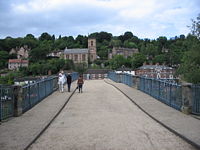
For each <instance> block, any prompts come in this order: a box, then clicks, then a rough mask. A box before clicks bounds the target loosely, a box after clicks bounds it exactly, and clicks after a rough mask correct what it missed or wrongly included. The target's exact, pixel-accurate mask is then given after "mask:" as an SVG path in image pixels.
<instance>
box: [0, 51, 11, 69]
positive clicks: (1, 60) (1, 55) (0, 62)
mask: <svg viewBox="0 0 200 150" xmlns="http://www.w3.org/2000/svg"><path fill="white" fill-rule="evenodd" d="M8 58H9V54H8V52H7V51H0V69H3V68H5V66H7V63H8V62H7V61H8Z"/></svg>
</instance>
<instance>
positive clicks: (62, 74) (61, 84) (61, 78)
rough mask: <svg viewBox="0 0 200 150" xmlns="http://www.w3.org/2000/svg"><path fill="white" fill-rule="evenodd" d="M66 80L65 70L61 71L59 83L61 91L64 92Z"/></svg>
mask: <svg viewBox="0 0 200 150" xmlns="http://www.w3.org/2000/svg"><path fill="white" fill-rule="evenodd" d="M65 82H66V77H65V74H64V72H63V71H61V72H60V73H59V77H58V85H59V91H60V92H64V84H65Z"/></svg>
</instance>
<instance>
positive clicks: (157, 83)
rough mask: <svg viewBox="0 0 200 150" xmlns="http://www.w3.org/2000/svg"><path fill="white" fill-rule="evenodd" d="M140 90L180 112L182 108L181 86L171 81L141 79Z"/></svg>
mask: <svg viewBox="0 0 200 150" xmlns="http://www.w3.org/2000/svg"><path fill="white" fill-rule="evenodd" d="M139 90H141V91H143V92H145V93H147V94H149V95H151V96H152V97H154V98H156V99H158V100H160V101H161V102H163V103H165V104H167V105H169V106H171V107H173V108H175V109H177V110H180V109H181V106H182V87H181V85H178V84H174V83H170V82H169V81H164V80H157V79H150V78H142V77H140V86H139Z"/></svg>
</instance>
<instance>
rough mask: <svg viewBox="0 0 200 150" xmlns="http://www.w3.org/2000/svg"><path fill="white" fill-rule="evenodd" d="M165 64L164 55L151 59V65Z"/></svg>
mask: <svg viewBox="0 0 200 150" xmlns="http://www.w3.org/2000/svg"><path fill="white" fill-rule="evenodd" d="M165 62H166V57H165V55H164V54H160V55H156V56H155V57H154V59H153V63H159V64H163V63H165Z"/></svg>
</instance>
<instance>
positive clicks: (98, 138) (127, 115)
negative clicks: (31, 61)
mask: <svg viewBox="0 0 200 150" xmlns="http://www.w3.org/2000/svg"><path fill="white" fill-rule="evenodd" d="M107 81H108V82H110V83H112V84H114V85H116V86H117V87H118V88H120V89H121V90H123V92H124V93H126V94H127V95H128V96H129V97H131V98H132V99H133V100H134V101H135V102H136V103H138V104H139V105H140V106H141V107H142V108H143V109H144V110H145V111H147V112H148V113H151V115H152V116H153V117H156V119H158V121H161V122H164V123H166V124H167V123H168V122H169V124H171V125H172V126H170V127H172V128H173V130H175V129H177V130H178V131H179V130H180V132H182V131H185V128H187V129H188V130H194V131H195V130H197V131H195V132H196V134H195V132H186V133H188V134H191V133H192V134H193V133H194V135H192V137H193V138H194V137H196V138H197V140H199V139H198V138H199V135H200V134H199V131H200V130H199V129H200V120H197V119H195V118H192V117H190V116H187V115H184V114H182V113H180V112H178V111H176V110H174V109H172V108H170V107H168V106H166V105H164V104H162V103H160V102H159V101H157V100H155V99H153V98H152V97H150V96H148V95H146V94H144V93H142V92H140V91H137V90H135V89H132V88H130V87H128V86H126V85H123V84H119V83H114V82H112V81H110V80H107ZM73 87H75V84H73ZM69 95H70V94H69V93H67V92H65V93H58V92H55V93H53V94H52V95H51V96H49V97H48V98H46V99H45V100H44V101H42V102H41V103H40V104H38V105H37V106H35V107H34V108H33V109H31V110H30V111H28V112H26V113H25V114H24V115H22V116H21V117H18V118H13V119H12V120H10V121H8V122H5V123H3V124H2V125H0V133H1V134H0V147H1V149H23V148H24V147H25V146H27V144H28V143H29V142H30V141H31V140H32V139H33V138H34V137H35V136H36V135H37V134H38V132H39V131H40V130H41V129H42V128H43V127H44V126H45V125H46V124H47V123H48V122H49V120H50V119H51V118H52V117H53V115H54V114H55V113H56V112H57V111H58V110H59V108H60V107H61V106H62V105H63V104H64V102H65V101H66V99H67V97H69ZM180 116H182V117H180ZM174 117H175V120H172V119H174ZM180 118H184V119H185V121H184V124H182V123H179V122H180V121H181V119H180ZM177 120H178V121H177ZM188 121H189V122H188ZM169 124H167V125H168V126H169ZM191 126H192V127H193V126H194V127H195V128H194V129H193V128H191ZM180 128H181V129H180ZM184 134H185V133H184ZM184 136H188V135H184ZM188 137H189V136H188ZM199 141H200V140H199ZM195 142H198V141H195ZM30 149H76V150H77V149H81V150H82V149H83V150H84V149H87V150H88V149H91V150H93V149H113V150H116V149H137V150H138V149H142V150H145V149H147V150H151V149H152V150H154V149H177V150H178V149H182V150H184V149H185V150H188V149H194V148H193V147H192V146H191V145H189V144H188V143H186V142H185V141H183V140H182V139H181V138H179V137H177V136H176V135H175V134H173V133H172V132H169V131H168V130H167V129H166V128H164V127H163V126H161V125H160V124H158V123H157V122H156V121H154V120H153V119H152V118H150V117H149V116H148V115H146V114H145V113H144V112H143V111H141V110H140V109H139V108H138V107H137V106H136V105H134V104H133V103H132V102H131V101H130V100H129V99H128V98H127V97H126V96H124V95H123V94H122V93H120V92H119V91H118V90H117V89H116V88H114V87H113V86H111V85H109V84H107V83H105V82H104V81H103V80H90V81H86V82H85V85H84V89H83V93H77V92H76V93H75V94H74V95H73V97H72V98H71V99H70V101H69V103H68V104H67V106H66V107H65V108H64V109H63V111H62V112H61V114H60V115H59V116H58V117H57V118H56V119H55V121H54V122H53V123H52V124H51V125H50V127H49V128H48V129H47V130H46V131H45V132H44V134H43V135H42V136H41V137H40V138H39V139H38V140H37V141H36V142H35V143H34V144H33V145H32V147H31V148H30Z"/></svg>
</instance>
